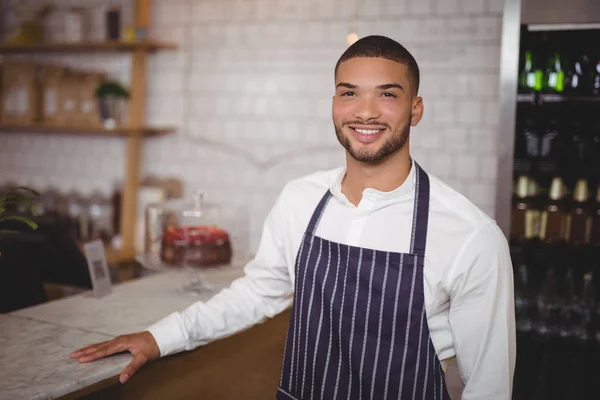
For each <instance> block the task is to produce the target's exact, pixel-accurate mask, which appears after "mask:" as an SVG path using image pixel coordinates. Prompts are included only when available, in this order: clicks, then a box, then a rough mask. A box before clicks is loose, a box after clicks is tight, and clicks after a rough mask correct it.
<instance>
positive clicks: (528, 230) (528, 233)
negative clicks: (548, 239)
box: [525, 210, 540, 239]
mask: <svg viewBox="0 0 600 400" xmlns="http://www.w3.org/2000/svg"><path fill="white" fill-rule="evenodd" d="M539 234H540V212H539V211H538V210H527V211H526V212H525V238H527V239H535V238H537V237H538V236H539Z"/></svg>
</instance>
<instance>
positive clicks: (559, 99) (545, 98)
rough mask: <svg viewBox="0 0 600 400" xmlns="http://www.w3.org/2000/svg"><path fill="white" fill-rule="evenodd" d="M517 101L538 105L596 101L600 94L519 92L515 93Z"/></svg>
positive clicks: (599, 100)
mask: <svg viewBox="0 0 600 400" xmlns="http://www.w3.org/2000/svg"><path fill="white" fill-rule="evenodd" d="M517 102H518V103H528V104H532V105H540V104H544V103H598V102H600V95H595V96H594V95H582V96H577V95H571V94H550V93H519V94H518V95H517Z"/></svg>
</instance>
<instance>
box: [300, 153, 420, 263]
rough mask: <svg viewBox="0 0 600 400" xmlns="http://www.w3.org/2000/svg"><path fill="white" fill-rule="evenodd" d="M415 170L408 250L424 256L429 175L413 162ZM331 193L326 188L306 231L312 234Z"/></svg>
mask: <svg viewBox="0 0 600 400" xmlns="http://www.w3.org/2000/svg"><path fill="white" fill-rule="evenodd" d="M414 166H415V168H416V170H415V175H416V179H415V200H414V206H413V224H412V233H411V239H410V252H411V254H416V255H418V256H421V257H424V256H425V245H426V243H427V222H428V220H429V176H427V173H426V172H425V171H423V170H422V169H421V167H420V166H419V164H417V163H416V162H415V163H414ZM331 196H332V194H331V191H330V190H328V191H327V192H326V193H325V194H324V195H323V197H322V198H321V201H319V204H318V205H317V207H316V208H315V211H314V212H313V214H312V217H311V218H310V222H309V223H308V227H307V228H306V233H307V234H309V235H314V234H315V230H316V229H317V226H318V225H319V221H320V220H321V216H322V215H323V211H324V210H325V207H326V206H327V203H328V202H329V199H330V198H331Z"/></svg>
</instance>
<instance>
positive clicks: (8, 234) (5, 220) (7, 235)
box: [0, 187, 39, 258]
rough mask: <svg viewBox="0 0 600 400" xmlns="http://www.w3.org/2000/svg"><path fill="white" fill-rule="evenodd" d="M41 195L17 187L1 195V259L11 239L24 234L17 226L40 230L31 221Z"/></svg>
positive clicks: (28, 189)
mask: <svg viewBox="0 0 600 400" xmlns="http://www.w3.org/2000/svg"><path fill="white" fill-rule="evenodd" d="M38 196H39V193H38V192H36V191H35V190H33V189H30V188H26V187H17V188H15V189H11V190H8V191H6V192H4V193H1V194H0V258H1V257H2V248H3V247H4V246H5V245H6V243H7V242H8V241H10V239H11V238H13V237H15V236H18V235H20V234H23V232H22V231H21V230H18V229H15V228H14V227H15V225H16V224H23V226H25V225H26V226H28V227H29V228H31V229H32V230H35V229H37V228H38V225H37V223H35V222H34V221H33V220H31V219H30V216H33V215H34V213H35V212H34V210H35V200H36V198H37V197H38Z"/></svg>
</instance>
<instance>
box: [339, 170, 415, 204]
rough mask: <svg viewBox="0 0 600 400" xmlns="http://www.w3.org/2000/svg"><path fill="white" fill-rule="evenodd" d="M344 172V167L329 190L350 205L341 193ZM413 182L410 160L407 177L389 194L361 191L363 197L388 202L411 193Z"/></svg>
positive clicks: (370, 189) (413, 171)
mask: <svg viewBox="0 0 600 400" xmlns="http://www.w3.org/2000/svg"><path fill="white" fill-rule="evenodd" d="M346 171H347V168H346V167H343V168H341V169H340V171H339V173H338V175H337V176H336V178H335V180H334V181H333V183H332V184H331V187H330V190H331V194H332V195H333V196H334V197H336V198H338V199H340V200H342V201H343V202H344V203H348V204H350V201H349V200H348V198H347V197H346V196H345V195H344V194H343V193H342V180H343V179H344V177H345V176H346ZM415 180H416V175H415V164H414V161H412V160H411V164H410V171H409V173H408V176H407V177H406V179H405V180H404V182H403V183H402V185H400V186H398V187H397V188H396V189H394V190H392V191H390V192H382V191H379V190H376V189H372V188H367V189H365V190H364V191H363V196H367V197H371V198H373V199H374V200H379V201H389V200H394V199H398V198H400V197H403V196H405V195H407V194H409V193H410V192H412V191H413V189H414V187H415Z"/></svg>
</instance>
